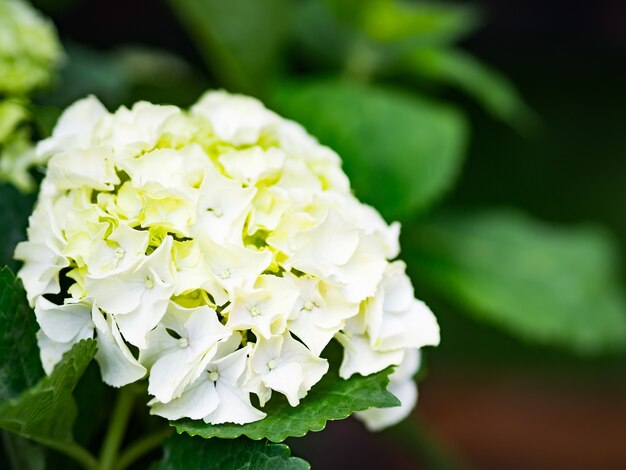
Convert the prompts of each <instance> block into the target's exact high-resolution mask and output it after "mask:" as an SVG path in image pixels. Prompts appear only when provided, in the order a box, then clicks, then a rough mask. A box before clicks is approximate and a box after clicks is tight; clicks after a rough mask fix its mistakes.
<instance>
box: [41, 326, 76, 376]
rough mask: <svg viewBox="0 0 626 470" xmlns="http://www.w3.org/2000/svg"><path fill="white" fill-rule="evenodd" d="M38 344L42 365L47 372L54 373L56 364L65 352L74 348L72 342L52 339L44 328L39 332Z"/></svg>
mask: <svg viewBox="0 0 626 470" xmlns="http://www.w3.org/2000/svg"><path fill="white" fill-rule="evenodd" d="M37 345H38V346H39V358H40V359H41V365H42V366H43V370H44V372H45V373H46V374H48V375H50V374H52V371H53V370H54V366H56V365H57V364H58V363H59V362H60V361H61V359H62V358H63V354H65V353H66V352H67V351H69V350H70V349H72V343H59V342H58V341H53V340H51V339H50V338H49V337H48V336H46V334H45V333H44V332H43V330H39V331H38V332H37Z"/></svg>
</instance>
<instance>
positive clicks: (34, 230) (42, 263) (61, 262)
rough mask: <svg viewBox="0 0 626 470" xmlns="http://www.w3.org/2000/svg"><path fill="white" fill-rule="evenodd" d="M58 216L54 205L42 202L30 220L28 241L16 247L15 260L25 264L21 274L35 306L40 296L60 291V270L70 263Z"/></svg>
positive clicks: (20, 276)
mask: <svg viewBox="0 0 626 470" xmlns="http://www.w3.org/2000/svg"><path fill="white" fill-rule="evenodd" d="M54 215H55V212H54V210H53V208H52V206H51V204H49V203H42V204H39V205H38V206H37V207H36V208H35V210H34V212H33V214H32V215H31V216H30V217H29V219H28V221H29V228H28V240H27V241H25V242H21V243H18V245H17V247H16V249H15V259H17V260H19V261H22V262H23V263H24V265H23V266H22V267H21V269H20V270H19V271H18V273H17V276H18V277H19V278H20V279H21V280H22V283H23V284H24V288H25V289H26V296H27V298H28V302H29V303H30V305H31V306H33V305H34V302H35V299H36V298H37V297H38V296H40V295H43V294H58V293H59V291H60V285H59V273H60V272H61V270H62V269H63V268H66V267H67V266H69V264H70V263H69V261H68V260H67V258H65V257H64V256H63V255H62V252H63V249H64V248H65V244H66V243H65V240H64V239H63V238H62V236H61V235H60V230H59V228H58V224H57V221H56V220H55V218H54Z"/></svg>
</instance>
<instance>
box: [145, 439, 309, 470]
mask: <svg viewBox="0 0 626 470" xmlns="http://www.w3.org/2000/svg"><path fill="white" fill-rule="evenodd" d="M164 448H165V455H164V456H163V459H161V460H160V461H159V462H158V463H157V464H154V465H152V467H151V470H187V469H191V468H219V469H220V470H231V469H232V470H236V469H237V470H238V469H246V470H306V469H309V468H311V467H310V465H309V464H308V463H307V462H305V461H304V460H302V459H299V458H297V457H291V451H290V450H289V447H287V446H286V445H284V444H271V443H268V442H266V441H251V440H249V439H246V438H242V437H240V438H239V439H229V440H218V439H209V440H203V439H198V438H193V437H188V436H172V437H170V438H168V439H167V440H166V441H165V445H164Z"/></svg>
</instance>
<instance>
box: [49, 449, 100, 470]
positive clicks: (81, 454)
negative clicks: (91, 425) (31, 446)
mask: <svg viewBox="0 0 626 470" xmlns="http://www.w3.org/2000/svg"><path fill="white" fill-rule="evenodd" d="M48 447H51V448H53V449H54V450H57V451H59V452H61V453H63V454H65V455H67V456H68V457H71V458H73V459H74V460H76V461H77V462H78V463H80V464H81V465H82V466H83V468H85V469H87V470H96V469H97V468H98V460H97V459H96V458H95V457H94V456H93V455H92V454H91V452H89V451H88V450H87V449H85V448H83V447H81V446H79V445H78V444H76V443H75V442H72V443H71V444H62V445H56V444H52V443H50V444H48Z"/></svg>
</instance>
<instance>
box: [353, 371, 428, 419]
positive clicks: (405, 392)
mask: <svg viewBox="0 0 626 470" xmlns="http://www.w3.org/2000/svg"><path fill="white" fill-rule="evenodd" d="M388 390H389V391H390V392H391V393H392V394H393V395H395V396H396V398H398V400H400V403H402V404H401V405H400V406H395V407H393V408H370V409H369V410H365V411H360V412H358V413H355V416H356V417H357V418H358V419H359V420H361V421H363V423H364V424H365V427H366V428H367V429H368V430H370V431H381V430H383V429H385V428H388V427H390V426H393V425H394V424H398V423H399V422H400V421H402V420H403V419H405V418H406V417H407V416H409V415H410V414H411V411H412V410H413V408H414V407H415V404H416V403H417V385H415V382H414V381H413V380H410V379H409V380H405V381H402V382H392V383H391V384H390V385H389V387H388Z"/></svg>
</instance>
